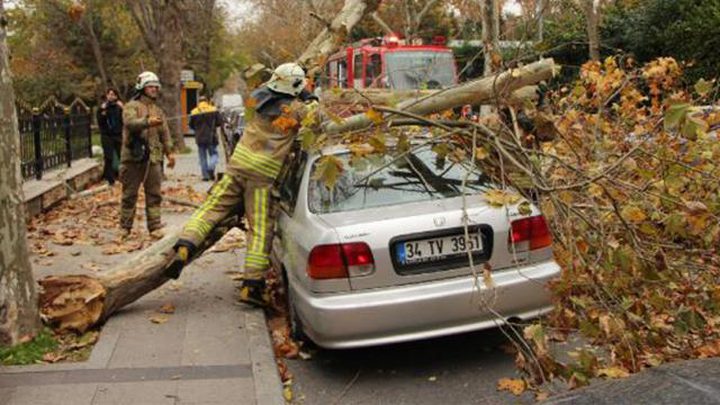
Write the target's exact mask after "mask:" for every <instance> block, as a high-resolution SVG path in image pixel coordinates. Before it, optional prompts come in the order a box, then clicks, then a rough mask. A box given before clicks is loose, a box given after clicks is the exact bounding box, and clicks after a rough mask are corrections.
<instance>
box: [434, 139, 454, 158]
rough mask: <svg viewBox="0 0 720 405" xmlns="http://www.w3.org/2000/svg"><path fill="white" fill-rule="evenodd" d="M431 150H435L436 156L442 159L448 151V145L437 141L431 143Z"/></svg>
mask: <svg viewBox="0 0 720 405" xmlns="http://www.w3.org/2000/svg"><path fill="white" fill-rule="evenodd" d="M432 151H433V152H435V154H436V155H437V157H438V158H440V159H444V158H445V157H447V155H448V154H449V153H450V145H448V144H447V143H438V144H435V145H433V147H432Z"/></svg>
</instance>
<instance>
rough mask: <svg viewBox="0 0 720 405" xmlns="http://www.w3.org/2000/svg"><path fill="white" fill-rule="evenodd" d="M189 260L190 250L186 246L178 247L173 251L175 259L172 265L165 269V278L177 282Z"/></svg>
mask: <svg viewBox="0 0 720 405" xmlns="http://www.w3.org/2000/svg"><path fill="white" fill-rule="evenodd" d="M189 258H190V248H189V247H187V246H178V247H177V249H176V250H175V257H174V258H173V261H172V263H170V265H169V266H168V267H167V268H166V269H165V276H166V277H168V278H172V279H175V280H177V279H178V278H179V277H180V273H181V272H182V270H183V267H185V265H186V264H187V262H188V259H189Z"/></svg>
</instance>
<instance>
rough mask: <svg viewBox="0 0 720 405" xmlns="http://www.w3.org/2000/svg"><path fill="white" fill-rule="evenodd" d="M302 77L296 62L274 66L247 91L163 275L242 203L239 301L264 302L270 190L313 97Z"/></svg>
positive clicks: (173, 271) (174, 272)
mask: <svg viewBox="0 0 720 405" xmlns="http://www.w3.org/2000/svg"><path fill="white" fill-rule="evenodd" d="M306 84H307V79H306V77H305V71H304V70H303V68H302V67H300V66H299V65H297V64H295V63H285V64H282V65H280V66H278V68H277V69H275V71H274V72H273V74H272V77H271V78H270V80H269V81H267V82H266V83H265V84H264V85H262V86H260V87H259V88H257V89H256V90H255V91H253V92H252V94H251V96H250V103H249V105H251V106H252V110H253V111H252V112H251V113H250V114H248V115H249V116H250V119H249V120H248V122H247V125H246V127H245V133H244V135H243V137H242V138H240V141H239V142H238V144H237V146H236V147H235V150H234V151H233V154H232V157H231V159H230V161H229V163H228V165H227V173H226V174H225V175H224V176H223V177H222V179H221V180H220V181H219V182H218V183H217V184H216V185H215V187H214V188H213V190H212V192H211V193H210V196H209V197H208V198H207V200H205V202H204V203H203V205H202V206H201V207H200V208H198V209H197V210H196V211H195V213H193V215H192V217H191V219H190V220H189V221H188V222H187V223H186V224H185V227H184V229H183V231H182V233H181V234H180V237H179V241H178V243H177V244H176V246H175V249H176V256H175V259H174V262H173V263H172V264H171V265H170V266H169V267H168V269H167V272H166V274H167V275H168V276H169V277H172V278H177V277H179V275H180V272H181V270H182V268H183V266H184V265H185V264H187V262H188V260H189V258H190V257H192V255H193V254H194V252H195V251H196V249H197V247H198V246H200V244H201V243H202V242H203V240H204V239H205V238H206V237H207V235H208V234H209V233H210V232H211V230H212V229H213V227H214V226H215V225H216V224H217V223H219V222H220V221H222V220H223V219H224V218H225V217H227V216H228V215H230V214H231V213H232V212H233V211H234V210H235V208H236V206H237V205H238V204H244V207H245V218H246V219H247V222H248V229H247V232H246V240H247V245H248V247H247V253H246V255H245V266H244V271H245V275H244V279H243V283H242V285H241V287H240V300H241V301H242V302H245V303H247V304H251V305H256V306H264V305H267V301H268V296H267V292H266V289H265V279H264V276H265V271H266V270H267V269H268V268H269V267H270V257H269V253H270V247H271V243H272V238H273V227H274V213H273V211H274V206H273V201H272V197H271V194H270V189H271V188H272V186H273V183H274V181H275V179H276V177H277V176H278V174H279V173H280V169H281V168H282V166H283V163H284V161H285V158H286V157H287V155H288V153H289V152H290V149H291V147H292V144H293V141H294V140H295V138H296V135H297V133H298V130H299V128H300V122H302V119H303V118H304V116H305V114H307V112H308V108H307V107H306V105H305V103H304V101H309V100H311V99H313V97H312V95H311V94H310V93H309V92H308V91H307V90H305V86H306Z"/></svg>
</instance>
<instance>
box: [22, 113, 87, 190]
mask: <svg viewBox="0 0 720 405" xmlns="http://www.w3.org/2000/svg"><path fill="white" fill-rule="evenodd" d="M17 111H18V124H19V127H20V151H21V156H22V161H21V171H22V176H23V179H29V178H31V177H35V178H36V179H38V180H40V179H42V175H43V172H45V171H48V170H51V169H54V168H57V167H60V166H63V165H67V167H70V165H71V163H72V161H73V160H76V159H80V158H84V157H90V156H92V130H91V124H92V110H91V109H90V108H89V107H88V106H87V105H85V103H83V102H82V100H79V99H77V100H75V101H73V102H72V103H71V104H70V105H63V104H61V103H60V102H58V101H57V100H55V99H50V100H48V101H47V102H45V103H44V104H43V105H42V106H40V107H37V108H32V107H29V106H27V105H25V104H23V103H18V108H17Z"/></svg>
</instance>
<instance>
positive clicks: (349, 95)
mask: <svg viewBox="0 0 720 405" xmlns="http://www.w3.org/2000/svg"><path fill="white" fill-rule="evenodd" d="M537 90H538V86H534V85H533V86H525V87H522V88H520V89H517V90H515V91H513V92H512V93H511V94H510V95H509V96H508V97H507V99H503V102H504V103H507V104H511V105H522V104H523V103H524V102H525V101H526V100H527V101H534V100H535V99H536V98H537ZM441 91H442V90H392V89H364V90H357V89H340V90H335V89H333V90H326V91H324V92H323V94H322V102H323V104H327V105H333V106H335V105H342V104H348V105H359V106H369V105H373V104H375V105H384V106H391V107H392V106H396V105H397V104H398V103H401V102H404V101H406V100H408V99H418V98H425V97H428V96H432V95H435V94H438V93H439V92H441ZM493 101H494V100H493V97H489V98H488V99H483V100H479V101H477V102H475V103H474V104H485V103H493Z"/></svg>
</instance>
